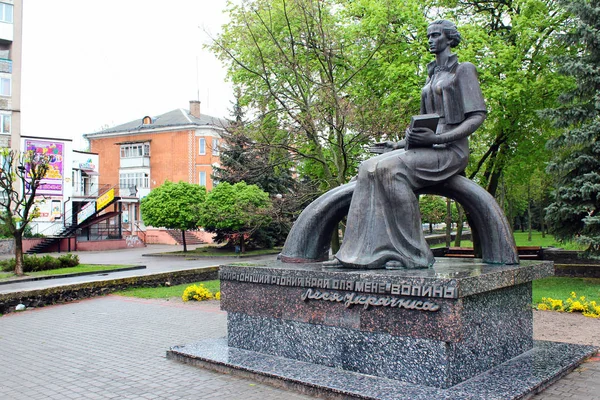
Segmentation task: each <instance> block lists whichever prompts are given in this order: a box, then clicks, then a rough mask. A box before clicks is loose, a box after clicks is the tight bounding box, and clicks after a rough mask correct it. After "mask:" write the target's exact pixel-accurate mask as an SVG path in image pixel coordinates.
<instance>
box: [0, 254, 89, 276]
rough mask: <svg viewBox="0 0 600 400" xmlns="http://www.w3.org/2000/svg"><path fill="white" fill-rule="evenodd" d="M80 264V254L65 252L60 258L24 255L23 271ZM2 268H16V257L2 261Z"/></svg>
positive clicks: (0, 262)
mask: <svg viewBox="0 0 600 400" xmlns="http://www.w3.org/2000/svg"><path fill="white" fill-rule="evenodd" d="M77 265H79V256H77V255H74V254H65V255H63V256H60V257H58V258H54V257H52V256H49V255H45V256H42V257H37V256H28V255H24V256H23V272H25V273H27V272H38V271H48V270H51V269H58V268H69V267H75V266H77ZM0 269H2V271H5V272H12V271H14V270H15V259H14V258H11V259H8V260H2V261H0Z"/></svg>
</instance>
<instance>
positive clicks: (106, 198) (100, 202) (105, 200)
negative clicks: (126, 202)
mask: <svg viewBox="0 0 600 400" xmlns="http://www.w3.org/2000/svg"><path fill="white" fill-rule="evenodd" d="M114 199H115V189H114V188H113V189H110V190H109V191H108V192H106V193H104V194H103V195H102V196H100V197H98V198H97V199H96V210H98V211H100V210H102V209H103V208H104V207H106V205H107V204H109V203H110V202H111V201H113V200H114Z"/></svg>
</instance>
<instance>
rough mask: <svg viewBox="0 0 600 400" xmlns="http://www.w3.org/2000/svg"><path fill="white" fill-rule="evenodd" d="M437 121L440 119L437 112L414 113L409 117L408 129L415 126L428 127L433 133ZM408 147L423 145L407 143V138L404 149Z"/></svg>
mask: <svg viewBox="0 0 600 400" xmlns="http://www.w3.org/2000/svg"><path fill="white" fill-rule="evenodd" d="M439 121H440V116H439V115H437V114H421V115H414V116H413V117H412V118H411V119H410V129H411V130H413V129H415V128H429V129H431V130H432V131H433V133H435V132H436V130H437V126H438V122H439ZM409 147H410V148H415V147H423V146H415V145H409V143H408V140H407V141H406V147H405V148H406V150H408V149H409ZM427 147H429V146H427Z"/></svg>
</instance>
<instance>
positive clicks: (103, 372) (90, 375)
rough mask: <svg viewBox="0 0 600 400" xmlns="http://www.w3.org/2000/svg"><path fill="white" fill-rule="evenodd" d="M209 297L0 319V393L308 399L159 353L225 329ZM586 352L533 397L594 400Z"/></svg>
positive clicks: (594, 377) (107, 302)
mask: <svg viewBox="0 0 600 400" xmlns="http://www.w3.org/2000/svg"><path fill="white" fill-rule="evenodd" d="M225 324H226V318H225V313H224V312H222V311H220V310H219V303H218V302H216V301H212V302H204V303H181V302H179V301H165V300H142V299H134V298H129V297H120V296H116V295H111V296H107V297H101V298H94V299H89V300H83V301H80V302H76V303H69V304H62V305H55V306H51V307H46V308H40V309H37V310H31V311H26V312H23V313H15V314H9V315H5V316H3V317H2V318H0V360H2V362H1V363H0V376H2V377H3V378H2V380H0V399H15V400H17V399H29V400H34V399H57V400H58V399H212V398H215V399H216V398H219V399H244V400H250V399H308V398H310V397H308V396H303V395H299V394H296V393H292V392H288V391H285V390H281V389H276V388H273V387H271V386H268V385H264V384H260V383H256V382H253V381H251V380H247V379H242V378H238V377H233V376H229V375H223V374H218V373H215V372H211V371H207V370H203V369H200V368H196V367H193V366H189V365H185V364H180V363H178V362H175V361H171V360H167V359H166V358H165V351H166V350H167V349H168V348H169V347H170V346H173V345H177V344H186V343H192V342H194V341H198V340H200V339H203V338H214V337H222V336H224V335H225ZM598 377H600V362H599V359H598V357H595V358H594V359H592V360H591V361H590V362H586V363H584V364H583V365H582V366H581V367H580V368H578V369H577V370H576V371H574V372H572V373H571V374H569V375H567V376H566V377H565V378H563V379H561V380H560V381H559V382H558V383H556V384H554V385H553V386H551V387H550V388H549V389H547V390H546V391H545V392H543V393H542V394H540V395H537V396H535V397H534V399H540V400H541V399H544V400H560V399H581V400H591V399H600V384H599V380H598Z"/></svg>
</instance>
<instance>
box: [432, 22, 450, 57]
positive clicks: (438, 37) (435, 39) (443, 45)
mask: <svg viewBox="0 0 600 400" xmlns="http://www.w3.org/2000/svg"><path fill="white" fill-rule="evenodd" d="M427 41H428V43H429V51H430V52H431V53H433V54H439V53H441V52H442V51H444V50H446V49H447V48H448V47H449V46H450V41H449V40H448V37H446V34H445V33H444V28H443V27H442V25H437V24H436V25H429V27H428V28H427Z"/></svg>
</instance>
